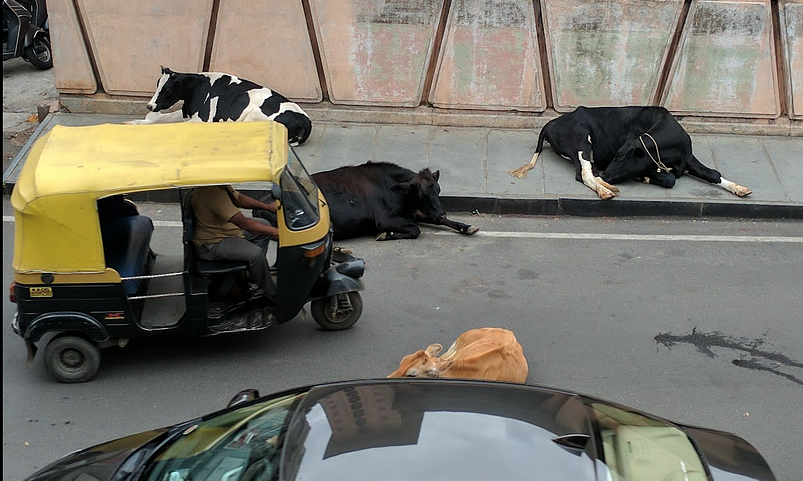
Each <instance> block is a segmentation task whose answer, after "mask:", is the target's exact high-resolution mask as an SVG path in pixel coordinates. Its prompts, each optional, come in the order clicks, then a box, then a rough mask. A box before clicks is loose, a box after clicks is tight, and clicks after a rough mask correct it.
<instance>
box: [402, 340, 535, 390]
mask: <svg viewBox="0 0 803 481" xmlns="http://www.w3.org/2000/svg"><path fill="white" fill-rule="evenodd" d="M441 349H443V346H442V345H440V344H437V343H436V344H430V345H429V346H428V347H427V348H426V349H425V350H419V351H417V352H414V353H413V354H408V355H407V356H404V358H402V360H401V362H400V363H399V368H398V369H396V370H395V371H393V372H392V373H391V374H390V375H389V376H388V377H425V378H437V377H442V378H452V379H485V380H489V381H509V382H524V381H526V380H527V374H528V372H529V368H528V367H527V360H526V359H525V358H524V353H523V351H522V348H521V344H519V342H518V341H517V340H516V336H514V335H513V333H512V332H511V331H508V330H507V329H500V328H498V327H483V328H481V329H471V330H470V331H466V332H464V333H463V334H461V335H460V337H458V338H457V340H456V341H455V342H454V344H452V346H451V347H450V348H449V349H448V350H447V351H446V352H445V353H443V356H441V357H436V356H437V355H438V353H439V352H441Z"/></svg>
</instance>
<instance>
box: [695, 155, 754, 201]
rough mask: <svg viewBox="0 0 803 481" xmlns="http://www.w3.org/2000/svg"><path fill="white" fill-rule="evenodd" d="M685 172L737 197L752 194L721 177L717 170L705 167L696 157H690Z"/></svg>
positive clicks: (743, 187)
mask: <svg viewBox="0 0 803 481" xmlns="http://www.w3.org/2000/svg"><path fill="white" fill-rule="evenodd" d="M686 171H687V172H688V173H689V174H690V175H693V176H694V177H697V178H698V179H701V180H704V181H706V182H710V183H712V184H715V185H719V186H721V187H723V188H725V189H727V190H728V191H730V192H731V193H732V194H734V195H737V196H739V197H744V196H746V195H750V194H752V193H753V191H752V190H750V189H748V188H747V187H745V186H743V185H739V184H737V183H735V182H731V181H729V180H728V179H726V178H725V177H722V174H720V173H719V171H718V170H715V169H712V168H709V167H706V166H705V165H703V163H702V162H700V161H699V160H697V157H695V156H694V155H692V156H691V161H689V162H688V164H687V165H686Z"/></svg>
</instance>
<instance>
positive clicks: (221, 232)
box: [192, 185, 243, 245]
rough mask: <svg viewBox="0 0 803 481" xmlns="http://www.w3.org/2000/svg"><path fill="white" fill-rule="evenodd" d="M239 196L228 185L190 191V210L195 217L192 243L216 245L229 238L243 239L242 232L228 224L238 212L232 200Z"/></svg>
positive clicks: (238, 209)
mask: <svg viewBox="0 0 803 481" xmlns="http://www.w3.org/2000/svg"><path fill="white" fill-rule="evenodd" d="M239 195H240V194H239V192H237V191H236V190H234V188H233V187H232V186H230V185H214V186H210V187H198V188H195V189H192V210H193V212H194V215H195V235H194V236H193V239H192V241H193V243H195V244H196V245H203V244H217V243H218V242H220V241H222V240H223V239H227V238H229V237H243V231H242V230H241V229H240V228H239V227H237V226H236V225H234V224H232V223H231V222H229V219H231V218H232V217H234V215H236V214H237V213H239V212H240V208H239V207H237V206H236V205H235V204H234V201H233V200H232V199H236V198H237V197H238V196H239Z"/></svg>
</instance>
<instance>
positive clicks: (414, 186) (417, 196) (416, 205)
mask: <svg viewBox="0 0 803 481" xmlns="http://www.w3.org/2000/svg"><path fill="white" fill-rule="evenodd" d="M439 177H440V171H439V170H436V171H435V172H434V173H433V172H432V171H431V170H429V169H428V168H427V169H423V170H422V171H421V172H419V173H418V174H416V176H415V177H413V179H412V180H410V181H409V182H404V183H401V184H396V185H394V186H393V187H392V190H393V192H395V193H396V194H398V195H399V196H401V198H402V202H403V203H404V204H405V207H407V208H409V209H410V210H412V211H413V212H416V211H418V212H420V213H421V214H423V216H425V217H429V218H430V219H440V218H442V217H445V216H446V211H444V210H443V206H441V199H440V197H438V196H439V195H440V193H441V186H440V185H439V184H438V178H439Z"/></svg>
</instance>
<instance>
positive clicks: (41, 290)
mask: <svg viewBox="0 0 803 481" xmlns="http://www.w3.org/2000/svg"><path fill="white" fill-rule="evenodd" d="M28 289H29V290H28V292H29V294H30V295H31V297H53V288H52V287H29V288H28Z"/></svg>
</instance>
